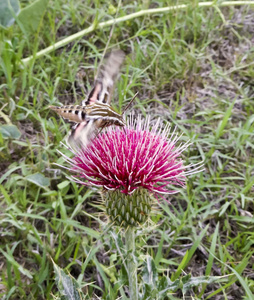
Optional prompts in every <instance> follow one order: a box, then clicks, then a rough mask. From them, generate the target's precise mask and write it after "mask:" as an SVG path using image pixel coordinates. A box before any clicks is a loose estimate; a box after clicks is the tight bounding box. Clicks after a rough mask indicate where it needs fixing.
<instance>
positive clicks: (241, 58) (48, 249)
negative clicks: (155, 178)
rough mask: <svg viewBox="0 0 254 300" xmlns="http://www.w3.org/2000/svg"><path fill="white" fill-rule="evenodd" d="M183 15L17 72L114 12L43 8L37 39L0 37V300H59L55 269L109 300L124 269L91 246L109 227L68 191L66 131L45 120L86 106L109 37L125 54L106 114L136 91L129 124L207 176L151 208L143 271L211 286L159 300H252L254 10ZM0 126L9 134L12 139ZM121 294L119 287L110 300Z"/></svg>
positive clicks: (123, 8) (128, 27) (89, 194)
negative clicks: (179, 145) (170, 145)
mask: <svg viewBox="0 0 254 300" xmlns="http://www.w3.org/2000/svg"><path fill="white" fill-rule="evenodd" d="M27 2H28V1H22V2H21V6H22V7H25V6H26V5H27ZM180 2H181V1H178V2H177V3H178V4H179V3H180ZM194 2H195V1H193V5H191V6H190V7H189V8H187V9H183V10H178V11H172V12H170V13H160V14H154V15H145V16H142V17H136V18H134V19H131V20H128V21H125V22H122V23H118V24H116V25H115V26H114V28H113V30H112V27H105V28H103V29H99V28H96V29H95V30H93V31H92V32H91V33H89V34H87V35H85V36H83V37H82V38H80V39H78V40H75V41H73V42H71V43H69V44H68V45H66V46H65V47H61V48H59V49H57V50H55V51H52V52H50V53H48V54H47V55H45V56H41V57H40V58H38V59H33V60H32V61H30V63H28V64H27V65H22V63H21V59H23V58H26V57H28V56H29V55H32V54H35V53H36V52H37V51H38V50H41V49H44V48H45V47H47V46H49V45H52V44H53V43H54V42H57V41H59V40H62V39H64V38H65V37H67V36H69V35H71V34H74V33H76V32H78V31H80V30H82V29H84V28H87V27H89V26H90V25H91V24H92V23H93V22H94V20H97V22H98V23H100V22H103V21H105V20H108V19H112V18H114V17H115V12H116V10H117V5H116V3H115V2H112V1H111V4H110V5H109V3H108V2H106V1H105V2H103V1H101V2H96V3H94V2H92V1H82V0H78V1H67V0H61V1H57V2H53V1H52V2H50V4H49V8H48V9H47V11H46V13H45V15H44V17H43V20H42V23H41V26H40V27H39V29H38V32H36V33H34V34H29V35H26V34H25V33H24V32H23V31H22V29H20V27H19V25H18V24H17V23H15V24H14V25H13V26H12V27H10V28H9V29H7V30H2V32H0V53H1V57H0V107H1V110H0V120H1V132H2V137H1V138H0V147H1V152H0V158H1V163H0V176H1V177H0V184H2V185H1V186H0V188H1V194H0V203H1V207H2V209H1V213H0V224H1V226H0V236H1V238H0V262H1V263H0V272H1V276H2V280H1V281H0V295H1V297H3V299H52V298H53V296H52V295H54V296H55V297H56V298H57V297H59V294H58V289H57V285H56V282H55V275H54V272H53V265H52V260H53V261H54V262H55V263H56V264H57V265H58V266H59V267H61V268H62V269H64V270H65V272H66V273H70V274H71V275H72V276H73V277H74V278H75V279H79V280H80V282H82V284H83V285H82V286H83V289H82V291H83V293H84V294H87V297H88V298H87V299H114V297H113V296H112V297H111V296H110V295H111V294H110V293H108V290H109V286H110V285H112V286H114V285H115V284H116V282H117V279H116V278H118V276H119V274H120V268H121V264H119V259H120V258H119V257H118V255H119V253H118V252H117V243H116V240H114V238H113V236H112V234H110V232H104V233H102V232H103V229H105V227H104V226H105V222H106V217H105V216H104V215H103V214H101V213H100V214H99V216H98V212H100V211H101V208H100V205H98V200H100V195H99V193H98V191H97V190H96V189H94V188H92V189H91V188H87V187H82V186H79V185H77V184H76V183H74V182H71V181H70V180H69V179H68V176H69V175H70V174H69V172H68V170H65V169H62V168H60V167H58V166H56V165H55V163H58V164H61V165H63V164H64V162H63V158H62V157H61V155H60V154H59V153H58V152H57V149H59V150H60V151H63V152H64V153H67V150H65V148H63V147H62V146H61V144H60V143H61V142H63V141H64V137H65V136H66V134H67V132H68V130H69V128H70V125H69V124H68V123H66V122H65V121H64V120H63V119H61V118H60V117H58V116H57V115H56V114H55V113H54V112H52V111H50V110H49V109H48V106H49V105H60V104H73V103H76V104H78V103H80V101H82V100H83V99H84V98H85V95H86V94H87V92H88V91H89V89H90V88H91V86H92V84H93V80H94V77H95V75H96V70H97V68H98V65H99V63H100V61H101V59H102V56H103V52H104V49H105V47H107V41H108V39H109V37H110V42H109V45H108V50H107V51H110V50H111V49H114V48H121V49H122V50H123V51H125V53H126V54H127V58H126V61H125V64H124V66H123V67H122V73H121V76H120V78H119V79H118V81H117V83H116V88H115V94H114V99H113V101H112V105H113V106H114V108H115V109H116V110H118V111H122V110H123V108H124V107H125V105H127V103H128V102H129V101H130V99H131V98H132V96H133V95H134V94H135V93H136V92H139V94H138V97H137V100H136V102H135V103H134V104H133V105H132V107H131V109H130V112H129V113H133V114H134V115H136V116H137V115H138V114H142V115H143V116H146V115H151V118H152V120H156V119H157V118H158V117H160V118H161V119H162V120H163V121H164V122H166V121H168V122H170V123H171V124H172V127H174V126H177V130H178V132H179V133H180V134H181V133H182V134H183V135H182V137H181V140H180V141H179V142H185V141H187V140H190V141H191V142H192V144H191V146H190V147H189V148H188V150H186V151H185V152H184V153H183V154H182V158H183V160H184V163H185V164H186V165H187V164H190V163H193V164H194V163H197V162H200V161H201V160H203V161H204V171H203V172H201V173H198V174H195V175H193V176H191V177H190V178H188V181H187V187H186V189H181V190H180V191H179V193H178V194H175V195H173V196H171V197H167V196H166V200H167V201H168V202H165V201H164V200H163V199H159V204H158V207H157V208H156V210H155V212H154V214H153V216H152V218H151V222H150V225H149V227H146V228H143V231H142V234H143V235H142V236H141V233H139V236H138V237H137V254H138V255H139V257H140V261H139V264H140V270H141V267H142V264H143V263H144V262H145V259H144V256H145V255H149V256H150V257H152V258H153V259H154V260H155V262H156V267H157V271H158V276H159V278H161V277H162V276H163V274H164V275H167V276H169V277H170V278H171V279H172V280H173V279H175V280H176V279H181V278H184V276H185V275H187V274H190V275H191V276H193V277H198V276H205V275H206V276H210V277H211V278H212V276H218V278H219V279H218V280H217V281H215V282H212V283H208V284H205V283H203V284H200V285H198V286H194V287H192V288H190V289H189V290H188V291H187V292H186V293H184V294H183V290H182V289H181V288H178V289H176V290H174V291H172V293H171V294H169V295H167V298H165V299H183V298H184V299H216V300H218V299H251V298H252V296H253V292H254V275H253V274H254V273H253V264H254V261H253V241H254V234H253V196H254V188H253V183H254V177H253V176H254V167H253V166H254V155H253V148H254V138H253V132H254V118H253V113H254V101H253V98H254V76H253V74H254V63H253V59H254V51H253V49H254V48H253V42H254V10H253V8H251V7H250V6H244V5H243V6H238V7H223V8H221V9H218V7H217V8H215V7H213V8H197V7H195V4H194ZM181 3H184V2H181ZM195 3H196V2H195ZM173 4H175V3H174V2H173V1H168V2H167V5H173ZM163 6H165V3H164V1H157V2H153V1H143V2H142V1H137V2H135V4H134V3H131V2H130V3H124V2H123V3H121V4H120V9H119V12H118V16H125V15H127V14H131V13H134V12H136V11H139V10H141V9H145V8H157V7H163ZM3 125H15V126H16V127H14V129H13V128H12V130H14V133H12V134H11V136H10V137H9V138H7V137H6V135H5V134H3V130H10V129H8V128H6V127H4V126H3ZM15 130H16V131H15ZM103 224H104V225H103ZM187 250H188V253H187ZM90 251H94V252H93V256H91V257H90V256H89V255H90V254H89V253H90ZM186 253H187V256H186ZM142 255H143V256H142ZM184 258H186V260H187V261H184ZM51 259H52V260H51ZM179 265H181V266H182V269H181V270H180V271H179V270H178V266H179ZM102 266H103V267H102ZM108 267H110V268H108ZM139 276H140V278H139V280H140V282H141V273H140V274H139ZM142 289H143V286H142V285H141V286H140V291H142ZM127 292H128V289H127V288H126V289H125V288H124V289H122V290H121V288H120V287H119V292H118V291H117V292H116V295H117V297H120V296H121V297H124V294H125V293H126V295H127ZM109 297H111V298H109ZM173 297H174V298H173ZM115 299H116V298H115Z"/></svg>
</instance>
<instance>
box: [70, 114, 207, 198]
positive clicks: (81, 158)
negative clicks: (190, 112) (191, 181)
mask: <svg viewBox="0 0 254 300" xmlns="http://www.w3.org/2000/svg"><path fill="white" fill-rule="evenodd" d="M150 127H151V122H150V118H149V117H148V118H146V119H145V120H144V121H142V120H141V117H140V116H139V117H138V119H137V120H136V121H135V120H134V119H133V118H130V120H129V121H128V123H127V126H126V127H125V128H124V130H123V129H120V128H119V127H117V128H114V127H109V128H107V130H106V131H105V132H104V133H102V134H99V135H98V136H97V137H96V138H95V139H94V140H93V141H92V142H91V143H90V144H89V145H88V146H87V147H84V148H83V149H80V150H79V151H78V152H75V151H73V153H74V155H75V156H74V157H73V158H72V159H70V158H68V157H66V156H65V159H66V160H67V161H68V162H69V163H70V164H71V166H72V167H71V171H73V172H75V173H76V174H77V175H75V176H74V180H75V181H76V182H78V183H81V184H83V185H86V186H90V185H92V186H97V187H103V188H104V189H106V190H113V191H114V190H119V191H121V192H122V193H124V194H126V195H130V194H132V193H133V192H134V191H135V190H136V189H138V188H144V189H147V190H148V191H149V192H151V193H152V194H154V195H155V196H157V195H158V194H174V193H177V192H178V191H177V190H175V189H174V186H178V187H185V184H186V177H187V176H188V175H190V174H194V173H197V172H200V171H201V167H202V164H200V163H199V164H196V165H189V166H184V165H183V161H182V160H181V158H180V156H181V153H182V152H183V151H184V150H185V149H186V148H187V147H188V146H189V145H190V143H189V142H187V143H185V144H180V145H179V146H176V143H177V142H178V140H179V138H180V137H178V136H177V134H176V133H175V130H174V131H173V133H170V127H169V125H166V126H164V129H163V128H162V122H161V121H160V120H158V121H157V122H156V124H155V125H154V126H152V129H150ZM190 168H191V170H189V171H186V169H190Z"/></svg>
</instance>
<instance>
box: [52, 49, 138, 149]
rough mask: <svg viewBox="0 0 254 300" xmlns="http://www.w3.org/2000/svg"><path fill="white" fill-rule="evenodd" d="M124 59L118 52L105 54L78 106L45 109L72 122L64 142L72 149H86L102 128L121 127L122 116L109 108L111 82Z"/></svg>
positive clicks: (122, 54) (113, 81) (111, 89)
mask: <svg viewBox="0 0 254 300" xmlns="http://www.w3.org/2000/svg"><path fill="white" fill-rule="evenodd" d="M124 59H125V54H124V52H123V51H121V50H114V51H112V52H110V53H109V54H108V55H107V57H106V58H105V61H104V63H103V64H102V66H101V67H100V68H99V71H98V75H97V77H96V79H95V82H94V87H93V88H92V90H91V92H90V93H89V94H88V96H87V98H86V99H85V100H83V101H82V104H81V105H65V106H60V107H59V106H50V107H49V108H50V109H52V110H54V111H55V112H57V113H58V114H59V115H60V116H62V117H63V118H65V119H67V120H69V121H71V122H74V123H76V125H75V126H74V127H73V129H72V130H71V133H70V135H69V137H68V140H67V141H68V143H69V144H70V145H71V146H72V147H74V148H76V147H77V146H81V145H83V146H86V145H87V144H88V143H89V141H90V140H91V139H92V138H93V136H94V135H95V133H96V132H98V131H99V130H100V131H101V130H102V129H103V128H104V127H107V126H111V125H116V126H120V127H124V126H125V121H124V119H123V114H119V113H117V112H116V111H115V110H114V109H113V108H112V107H111V106H110V102H111V98H112V93H113V89H114V83H115V80H116V78H117V75H118V73H119V71H120V68H121V65H122V63H123V61H124ZM135 97H136V95H135V96H134V98H135ZM134 98H133V100H134ZM133 100H132V101H133ZM132 101H131V102H132ZM131 102H130V103H131ZM130 103H129V105H130ZM129 105H128V106H127V108H128V107H129ZM125 110H126V109H125ZM125 110H124V111H125Z"/></svg>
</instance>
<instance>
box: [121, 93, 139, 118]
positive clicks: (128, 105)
mask: <svg viewBox="0 0 254 300" xmlns="http://www.w3.org/2000/svg"><path fill="white" fill-rule="evenodd" d="M137 95H138V92H137V93H136V94H135V95H134V96H133V98H132V99H131V101H130V103H129V104H127V106H126V107H125V108H124V110H123V113H122V115H123V114H124V113H125V112H126V110H127V109H128V108H129V107H130V105H131V104H132V102H133V101H134V100H135V98H136V97H137Z"/></svg>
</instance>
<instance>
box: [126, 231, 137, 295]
mask: <svg viewBox="0 0 254 300" xmlns="http://www.w3.org/2000/svg"><path fill="white" fill-rule="evenodd" d="M135 230H136V229H135V227H128V229H127V230H126V232H125V243H126V248H127V251H128V253H127V273H128V278H129V293H130V299H131V300H138V279H137V265H136V262H135Z"/></svg>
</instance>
